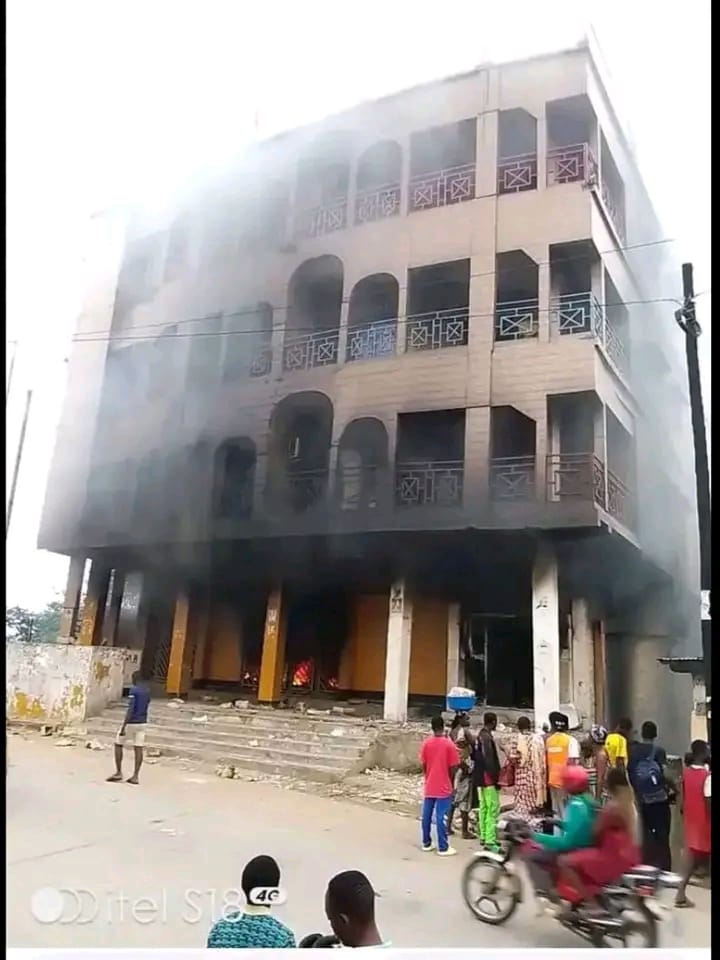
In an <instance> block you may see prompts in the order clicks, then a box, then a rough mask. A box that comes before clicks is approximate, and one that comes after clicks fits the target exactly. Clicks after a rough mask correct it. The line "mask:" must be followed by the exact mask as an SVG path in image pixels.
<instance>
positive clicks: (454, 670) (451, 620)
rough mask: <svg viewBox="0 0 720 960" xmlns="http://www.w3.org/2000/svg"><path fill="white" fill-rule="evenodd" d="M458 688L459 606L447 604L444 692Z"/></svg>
mask: <svg viewBox="0 0 720 960" xmlns="http://www.w3.org/2000/svg"><path fill="white" fill-rule="evenodd" d="M459 686H460V604H459V603H449V604H448V621H447V678H446V681H445V687H446V690H445V692H446V693H447V691H448V690H450V689H451V688H452V687H459Z"/></svg>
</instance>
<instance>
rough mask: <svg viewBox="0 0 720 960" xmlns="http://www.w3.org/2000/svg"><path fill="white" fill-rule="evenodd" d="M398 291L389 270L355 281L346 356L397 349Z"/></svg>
mask: <svg viewBox="0 0 720 960" xmlns="http://www.w3.org/2000/svg"><path fill="white" fill-rule="evenodd" d="M399 295H400V287H399V285H398V282H397V280H396V279H395V277H393V276H392V274H390V273H373V274H371V275H370V276H369V277H364V278H363V279H362V280H360V281H358V283H356V284H355V286H354V287H353V291H352V293H351V294H350V303H349V306H348V337H347V352H346V357H345V359H346V360H348V361H351V360H372V359H374V358H375V357H387V356H392V355H393V354H394V353H395V349H396V343H397V315H398V298H399Z"/></svg>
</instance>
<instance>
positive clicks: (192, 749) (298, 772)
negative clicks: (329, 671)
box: [94, 736, 348, 783]
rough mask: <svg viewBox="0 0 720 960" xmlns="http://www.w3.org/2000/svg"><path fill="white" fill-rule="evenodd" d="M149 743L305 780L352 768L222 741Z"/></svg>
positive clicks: (169, 753) (165, 752)
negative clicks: (265, 753)
mask: <svg viewBox="0 0 720 960" xmlns="http://www.w3.org/2000/svg"><path fill="white" fill-rule="evenodd" d="M94 739H97V740H99V741H100V742H101V743H106V744H107V745H108V746H109V745H110V744H112V742H113V740H114V737H112V738H110V737H106V736H98V737H95V738H94ZM148 746H149V747H150V748H152V747H153V746H157V747H158V749H160V750H161V751H162V756H164V757H182V758H187V759H189V760H197V761H201V762H206V763H208V762H209V763H214V764H227V765H228V766H235V767H242V769H244V770H257V771H259V772H261V773H269V774H274V775H280V776H286V777H297V778H298V779H301V780H302V779H304V780H313V781H319V782H323V783H329V782H331V781H333V780H340V779H342V777H343V776H344V775H345V774H346V773H347V770H348V763H347V761H340V760H338V759H337V758H335V757H325V756H308V757H304V756H303V755H292V757H291V759H289V760H283V759H281V758H282V756H283V755H282V754H281V753H280V752H279V751H277V752H276V753H277V754H278V756H263V755H262V752H260V751H257V752H253V748H248V749H247V750H246V749H245V748H243V747H240V748H236V749H232V750H228V749H227V747H226V746H225V745H223V744H221V745H220V747H221V749H217V750H213V749H210V750H209V749H207V748H206V746H205V745H204V744H199V743H188V744H183V745H182V746H181V745H179V744H178V743H177V741H176V740H168V742H167V743H163V742H160V741H156V740H155V738H153V742H152V743H151V744H149V745H148Z"/></svg>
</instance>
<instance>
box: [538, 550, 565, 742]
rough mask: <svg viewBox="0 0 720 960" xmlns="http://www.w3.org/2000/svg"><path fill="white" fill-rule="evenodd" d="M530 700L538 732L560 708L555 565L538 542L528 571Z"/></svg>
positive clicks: (554, 561)
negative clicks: (531, 635)
mask: <svg viewBox="0 0 720 960" xmlns="http://www.w3.org/2000/svg"><path fill="white" fill-rule="evenodd" d="M532 605H533V614H532V631H533V700H534V709H535V723H536V725H537V727H538V729H539V728H540V727H541V726H542V724H543V723H545V721H546V720H547V718H548V714H549V713H550V712H551V711H552V710H557V709H558V708H559V706H560V636H559V618H560V612H559V606H558V565H557V558H556V556H555V550H554V548H553V546H552V544H550V543H549V542H547V541H540V543H538V549H537V554H536V556H535V563H534V565H533V571H532Z"/></svg>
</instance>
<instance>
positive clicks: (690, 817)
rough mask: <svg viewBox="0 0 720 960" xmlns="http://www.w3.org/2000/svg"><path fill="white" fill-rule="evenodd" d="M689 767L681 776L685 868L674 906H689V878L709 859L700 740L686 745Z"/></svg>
mask: <svg viewBox="0 0 720 960" xmlns="http://www.w3.org/2000/svg"><path fill="white" fill-rule="evenodd" d="M689 759H690V764H689V765H688V766H687V767H686V769H685V772H684V774H683V789H682V807H683V819H684V821H685V847H686V848H687V865H686V867H685V873H684V875H683V879H682V884H681V885H680V888H679V889H678V892H677V897H676V899H675V906H676V907H693V906H694V903H693V902H692V900H690V899H688V896H687V894H686V893H685V891H686V889H687V885H688V883H689V882H690V878H691V877H692V875H693V873H694V872H695V871H696V870H697V868H698V867H699V866H702V865H703V864H704V863H707V862H708V861H709V860H710V848H711V830H710V823H711V818H710V803H711V797H710V791H711V783H710V747H709V746H708V744H707V743H705V741H704V740H693V742H692V744H691V745H690V758H689Z"/></svg>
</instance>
